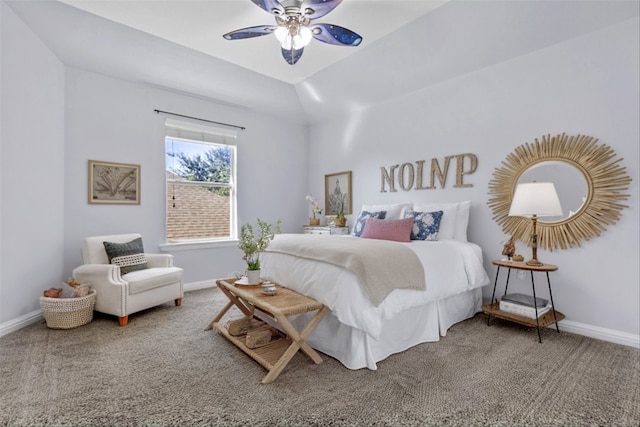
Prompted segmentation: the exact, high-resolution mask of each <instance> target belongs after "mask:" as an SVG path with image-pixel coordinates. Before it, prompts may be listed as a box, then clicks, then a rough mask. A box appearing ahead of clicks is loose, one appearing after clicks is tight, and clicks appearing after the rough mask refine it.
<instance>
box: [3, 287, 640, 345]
mask: <svg viewBox="0 0 640 427" xmlns="http://www.w3.org/2000/svg"><path fill="white" fill-rule="evenodd" d="M215 286H216V281H215V280H203V281H201V282H192V283H185V285H184V290H185V292H190V291H197V290H200V289H208V288H214V287H215ZM42 320H44V317H43V316H42V311H41V310H36V311H32V312H31V313H27V314H25V315H24V316H20V317H18V318H16V319H13V320H9V321H8V322H4V323H2V324H0V337H2V336H5V335H7V334H10V333H11V332H14V331H17V330H19V329H22V328H24V327H26V326H29V325H31V324H33V323H36V322H40V321H42ZM559 324H560V330H561V331H565V332H571V333H573V334H577V335H582V336H585V337H590V338H595V339H598V340H602V341H608V342H612V343H615V344H621V345H625V346H628V347H634V348H640V335H634V334H629V333H627V332H620V331H615V330H613V329H606V328H601V327H599V326H592V325H587V324H585V323H579V322H573V321H571V320H566V319H565V320H561V321H560V322H559ZM549 327H555V325H550V326H549Z"/></svg>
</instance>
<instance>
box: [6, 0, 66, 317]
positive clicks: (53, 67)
mask: <svg viewBox="0 0 640 427" xmlns="http://www.w3.org/2000/svg"><path fill="white" fill-rule="evenodd" d="M0 8H2V12H1V15H2V16H1V19H2V21H1V22H2V24H1V32H2V49H1V50H2V81H1V84H0V87H1V88H2V89H1V90H2V95H1V98H2V114H1V121H2V134H1V145H0V150H1V152H2V154H1V155H0V159H1V162H2V168H1V171H0V174H1V176H2V178H1V180H0V184H1V185H0V200H1V206H0V208H1V210H2V214H1V216H0V236H1V239H0V241H1V242H2V243H1V245H2V247H1V249H0V324H2V323H5V322H7V321H9V320H14V319H16V318H19V317H21V316H28V315H29V313H31V312H33V311H34V310H38V309H39V307H40V306H39V299H38V298H39V296H40V295H42V291H43V290H44V289H47V288H49V287H52V286H56V285H58V284H59V283H60V281H61V280H62V279H63V275H64V273H63V268H62V258H61V256H60V254H61V253H62V248H63V245H64V228H63V211H64V209H63V196H64V166H65V165H64V66H63V65H62V63H61V62H60V61H58V59H57V58H56V57H55V56H53V55H52V54H51V53H50V52H49V51H48V50H47V48H46V47H45V46H44V45H43V44H42V43H41V42H40V40H38V39H37V38H36V37H35V36H34V35H33V33H32V32H31V31H30V30H29V29H28V28H27V27H26V26H25V25H24V24H23V23H22V21H20V20H19V19H18V18H17V17H16V16H15V14H14V13H13V12H12V11H11V9H9V8H8V7H7V6H6V5H5V4H4V3H0Z"/></svg>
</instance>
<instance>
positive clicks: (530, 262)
mask: <svg viewBox="0 0 640 427" xmlns="http://www.w3.org/2000/svg"><path fill="white" fill-rule="evenodd" d="M525 264H527V265H531V266H534V267H540V266H543V265H544V263H542V262H540V261H538V260H537V259H536V258H532V259H530V260H529V261H527V262H525Z"/></svg>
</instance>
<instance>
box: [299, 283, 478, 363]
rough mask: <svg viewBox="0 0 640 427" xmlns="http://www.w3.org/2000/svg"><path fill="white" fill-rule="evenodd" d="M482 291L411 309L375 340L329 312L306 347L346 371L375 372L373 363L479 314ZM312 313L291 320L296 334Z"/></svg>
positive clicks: (389, 322) (386, 324) (391, 321)
mask: <svg viewBox="0 0 640 427" xmlns="http://www.w3.org/2000/svg"><path fill="white" fill-rule="evenodd" d="M481 306H482V290H481V289H480V288H476V289H472V290H470V291H468V292H465V293H462V294H457V295H452V296H450V297H447V298H444V299H442V300H438V301H433V302H430V303H428V304H426V305H423V306H419V307H413V308H410V309H408V310H406V311H403V312H401V313H398V314H396V315H395V316H394V317H393V318H391V319H387V320H385V322H384V324H383V327H382V333H381V335H380V339H379V340H375V339H373V338H372V337H371V336H369V335H367V334H366V333H364V332H363V331H361V330H359V329H355V328H352V327H350V326H347V325H345V324H343V323H340V322H339V321H338V319H337V318H336V317H335V316H334V315H333V313H331V312H329V313H327V315H326V316H325V317H324V319H323V320H322V321H321V322H320V323H319V324H318V326H317V327H316V329H315V330H314V331H313V333H312V334H311V335H310V336H309V338H308V340H307V341H308V342H309V344H310V345H311V346H312V347H313V348H315V349H316V350H319V351H321V352H323V353H325V354H327V355H329V356H331V357H333V358H335V359H337V360H339V361H340V362H341V363H342V364H343V365H344V366H346V367H347V368H349V369H361V368H369V369H371V370H376V369H377V366H376V363H377V362H380V361H381V360H384V359H386V358H387V357H389V356H390V355H392V354H395V353H400V352H402V351H404V350H407V349H408V348H411V347H413V346H415V345H418V344H421V343H425V342H434V341H438V340H439V339H440V336H445V335H446V334H447V330H448V329H449V328H450V327H451V326H452V325H454V324H455V323H458V322H460V321H462V320H465V319H468V318H470V317H473V316H474V315H475V314H476V313H478V312H479V311H480V310H481ZM313 314H315V313H306V314H303V315H300V316H297V317H295V318H292V319H291V320H292V323H293V324H294V326H295V327H296V328H298V329H299V330H300V329H302V328H303V327H304V325H305V324H306V323H307V322H308V321H309V319H310V318H311V317H312V316H313Z"/></svg>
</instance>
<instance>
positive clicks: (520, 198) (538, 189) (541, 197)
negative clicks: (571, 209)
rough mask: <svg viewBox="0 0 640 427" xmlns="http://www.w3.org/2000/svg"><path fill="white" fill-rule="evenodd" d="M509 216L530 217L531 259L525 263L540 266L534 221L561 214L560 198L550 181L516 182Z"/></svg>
mask: <svg viewBox="0 0 640 427" xmlns="http://www.w3.org/2000/svg"><path fill="white" fill-rule="evenodd" d="M509 216H524V217H527V218H531V223H532V224H533V227H532V231H531V239H530V242H531V255H532V256H531V259H530V260H529V261H527V262H526V263H527V265H531V266H541V265H542V262H540V261H538V234H537V233H536V223H537V222H538V217H544V216H562V208H561V207H560V199H558V193H556V188H555V186H554V185H553V183H552V182H528V183H523V184H518V187H516V192H515V193H514V195H513V200H512V201H511V208H510V209H509Z"/></svg>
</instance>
